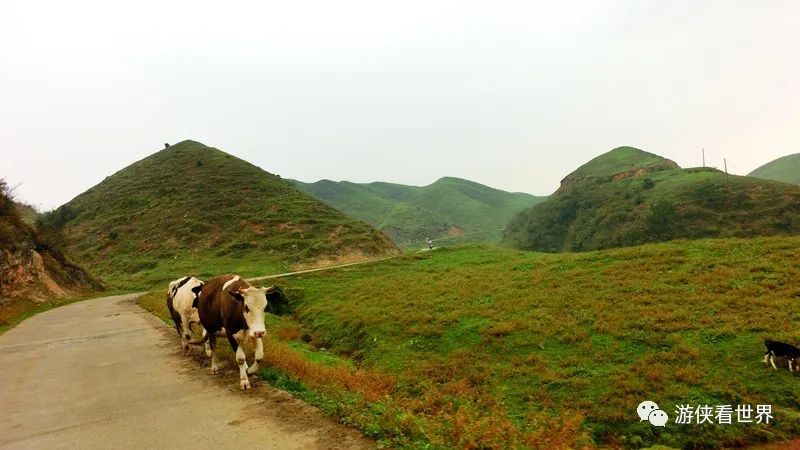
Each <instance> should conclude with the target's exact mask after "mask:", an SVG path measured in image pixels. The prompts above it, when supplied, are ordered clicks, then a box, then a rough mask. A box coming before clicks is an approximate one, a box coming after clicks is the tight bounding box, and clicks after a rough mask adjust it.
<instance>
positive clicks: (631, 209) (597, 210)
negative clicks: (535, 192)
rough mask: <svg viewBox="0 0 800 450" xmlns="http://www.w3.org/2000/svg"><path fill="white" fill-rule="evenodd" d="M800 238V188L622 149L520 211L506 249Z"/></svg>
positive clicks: (508, 231)
mask: <svg viewBox="0 0 800 450" xmlns="http://www.w3.org/2000/svg"><path fill="white" fill-rule="evenodd" d="M798 232H800V187H797V186H791V185H788V184H784V183H778V182H772V181H766V180H760V179H756V178H751V177H740V176H735V175H726V174H725V173H723V172H720V171H719V170H716V169H711V168H692V169H681V168H679V166H678V165H677V164H675V163H674V162H672V161H670V160H668V159H664V158H661V157H659V156H657V155H653V154H651V153H647V152H644V151H642V150H638V149H634V148H632V147H620V148H617V149H614V150H612V151H610V152H608V153H606V154H603V155H601V156H598V157H597V158H595V159H593V160H592V161H590V162H588V163H587V164H585V165H583V166H581V167H580V168H578V169H577V170H576V171H575V172H573V173H571V174H569V175H568V176H567V177H566V178H564V181H562V184H561V187H560V188H559V189H558V191H556V193H555V194H554V195H552V196H551V197H550V198H549V199H548V200H547V201H545V202H542V203H540V204H538V205H535V206H533V207H531V208H528V209H526V210H525V211H522V212H520V213H519V214H518V215H517V216H516V217H515V218H514V219H513V220H512V221H511V222H510V223H509V224H508V227H507V228H506V230H505V236H504V242H505V243H507V244H509V245H511V246H514V247H516V248H520V249H528V250H540V251H548V252H558V251H583V250H593V249H600V248H609V247H620V246H627V245H636V244H641V243H645V242H654V241H666V240H671V239H681V238H686V239H697V238H704V237H749V236H766V235H775V234H796V233H798Z"/></svg>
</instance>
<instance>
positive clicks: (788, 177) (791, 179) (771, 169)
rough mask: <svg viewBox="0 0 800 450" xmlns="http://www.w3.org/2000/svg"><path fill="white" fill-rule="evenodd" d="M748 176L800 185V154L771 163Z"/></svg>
mask: <svg viewBox="0 0 800 450" xmlns="http://www.w3.org/2000/svg"><path fill="white" fill-rule="evenodd" d="M747 176H750V177H756V178H763V179H765V180H774V181H783V182H784V183H792V184H800V153H795V154H794V155H787V156H784V157H782V158H778V159H776V160H774V161H770V162H768V163H766V164H764V165H763V166H761V167H759V168H758V169H756V170H754V171H752V172H750V173H749V174H747Z"/></svg>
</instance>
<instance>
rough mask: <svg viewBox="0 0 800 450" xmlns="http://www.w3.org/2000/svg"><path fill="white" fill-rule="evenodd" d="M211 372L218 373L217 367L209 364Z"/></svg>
mask: <svg viewBox="0 0 800 450" xmlns="http://www.w3.org/2000/svg"><path fill="white" fill-rule="evenodd" d="M211 373H213V374H215V375H216V374H218V373H219V367H218V366H211Z"/></svg>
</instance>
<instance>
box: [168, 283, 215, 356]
mask: <svg viewBox="0 0 800 450" xmlns="http://www.w3.org/2000/svg"><path fill="white" fill-rule="evenodd" d="M202 289H203V282H202V281H200V280H198V279H197V278H195V277H183V278H178V279H177V280H175V281H171V282H170V283H169V287H168V288H167V309H169V314H170V316H172V320H173V321H174V322H175V329H176V330H178V335H179V336H180V337H181V345H182V347H183V351H184V352H186V351H188V350H189V340H190V339H191V338H192V330H191V325H192V324H193V323H200V317H199V315H198V312H197V301H198V299H199V296H200V290H202ZM203 334H205V329H204V330H203ZM208 353H209V349H208V346H206V354H208Z"/></svg>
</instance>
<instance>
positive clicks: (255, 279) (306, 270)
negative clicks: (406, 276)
mask: <svg viewBox="0 0 800 450" xmlns="http://www.w3.org/2000/svg"><path fill="white" fill-rule="evenodd" d="M393 258H397V256H387V257H385V258H378V259H368V260H365V261H357V262H352V263H347V264H338V265H335V266H325V267H317V268H315V269H305V270H298V271H296V272H286V273H278V274H274V275H263V276H260V277H253V278H248V279H247V281H261V280H270V279H273V278H284V277H291V276H294V275H302V274H305V273H313V272H321V271H323V270H331V269H341V268H343V267H350V266H360V265H362V264H369V263H374V262H379V261H386V260H387V259H393Z"/></svg>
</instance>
